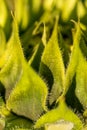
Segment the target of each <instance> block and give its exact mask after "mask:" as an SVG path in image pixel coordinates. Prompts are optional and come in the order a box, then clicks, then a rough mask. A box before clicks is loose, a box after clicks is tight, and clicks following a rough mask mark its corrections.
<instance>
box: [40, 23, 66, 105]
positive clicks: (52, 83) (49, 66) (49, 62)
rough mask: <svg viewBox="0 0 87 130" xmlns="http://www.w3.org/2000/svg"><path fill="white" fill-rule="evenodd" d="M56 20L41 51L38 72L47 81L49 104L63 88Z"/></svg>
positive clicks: (62, 71)
mask: <svg viewBox="0 0 87 130" xmlns="http://www.w3.org/2000/svg"><path fill="white" fill-rule="evenodd" d="M57 22H58V21H56V24H55V27H54V30H53V33H52V36H51V38H50V40H49V41H48V43H47V45H46V46H45V49H44V51H43V54H42V58H41V65H40V74H41V75H42V76H43V77H44V79H45V80H46V81H47V83H48V86H49V88H50V89H51V94H50V97H49V102H50V104H52V103H53V102H54V101H55V100H56V99H57V98H58V97H59V96H60V94H61V93H62V91H63V89H64V64H63V60H62V54H61V51H60V48H59V44H58V42H59V41H58V39H57V36H58V34H57V29H58V26H57ZM50 76H51V77H50Z"/></svg>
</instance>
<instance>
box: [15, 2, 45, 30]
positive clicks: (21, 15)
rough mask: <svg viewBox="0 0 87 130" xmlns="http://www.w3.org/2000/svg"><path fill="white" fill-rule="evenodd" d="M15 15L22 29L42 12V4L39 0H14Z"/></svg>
mask: <svg viewBox="0 0 87 130" xmlns="http://www.w3.org/2000/svg"><path fill="white" fill-rule="evenodd" d="M14 3H15V16H16V17H17V21H18V24H19V26H20V28H21V29H22V30H25V29H27V27H28V26H29V25H31V24H32V23H34V22H35V20H36V19H38V18H39V17H40V15H41V14H42V12H43V11H42V10H43V6H42V2H41V0H38V3H37V1H36V0H32V1H31V0H18V1H16V0H14Z"/></svg>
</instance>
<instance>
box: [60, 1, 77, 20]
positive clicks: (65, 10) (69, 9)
mask: <svg viewBox="0 0 87 130" xmlns="http://www.w3.org/2000/svg"><path fill="white" fill-rule="evenodd" d="M77 1H78V0H73V1H72V0H66V1H64V3H63V7H62V16H61V17H62V19H63V21H64V22H66V21H68V20H69V19H70V16H71V15H74V16H75V15H76V12H74V13H73V11H74V10H76V4H77ZM73 18H75V17H73Z"/></svg>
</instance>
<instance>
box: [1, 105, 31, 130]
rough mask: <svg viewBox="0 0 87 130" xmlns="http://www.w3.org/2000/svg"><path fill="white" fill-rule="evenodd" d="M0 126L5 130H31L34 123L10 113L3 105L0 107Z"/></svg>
mask: <svg viewBox="0 0 87 130" xmlns="http://www.w3.org/2000/svg"><path fill="white" fill-rule="evenodd" d="M0 126H1V127H2V128H3V129H4V130H13V129H14V130H18V129H19V128H20V129H25V130H31V129H32V128H33V123H32V122H31V121H30V120H28V119H25V118H23V117H19V116H17V115H14V114H12V113H10V112H9V111H8V110H7V109H6V107H5V105H2V106H1V107H0Z"/></svg>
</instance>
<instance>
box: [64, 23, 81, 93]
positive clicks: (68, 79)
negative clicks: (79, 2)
mask: <svg viewBox="0 0 87 130" xmlns="http://www.w3.org/2000/svg"><path fill="white" fill-rule="evenodd" d="M80 40H81V29H80V23H76V32H75V35H74V41H73V50H72V53H71V56H70V61H69V64H68V67H67V70H66V76H65V91H64V93H65V94H66V92H67V91H68V89H69V87H70V85H71V83H72V80H73V77H74V76H75V73H76V69H77V66H78V61H79V59H78V57H79V51H80V47H79V44H80Z"/></svg>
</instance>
